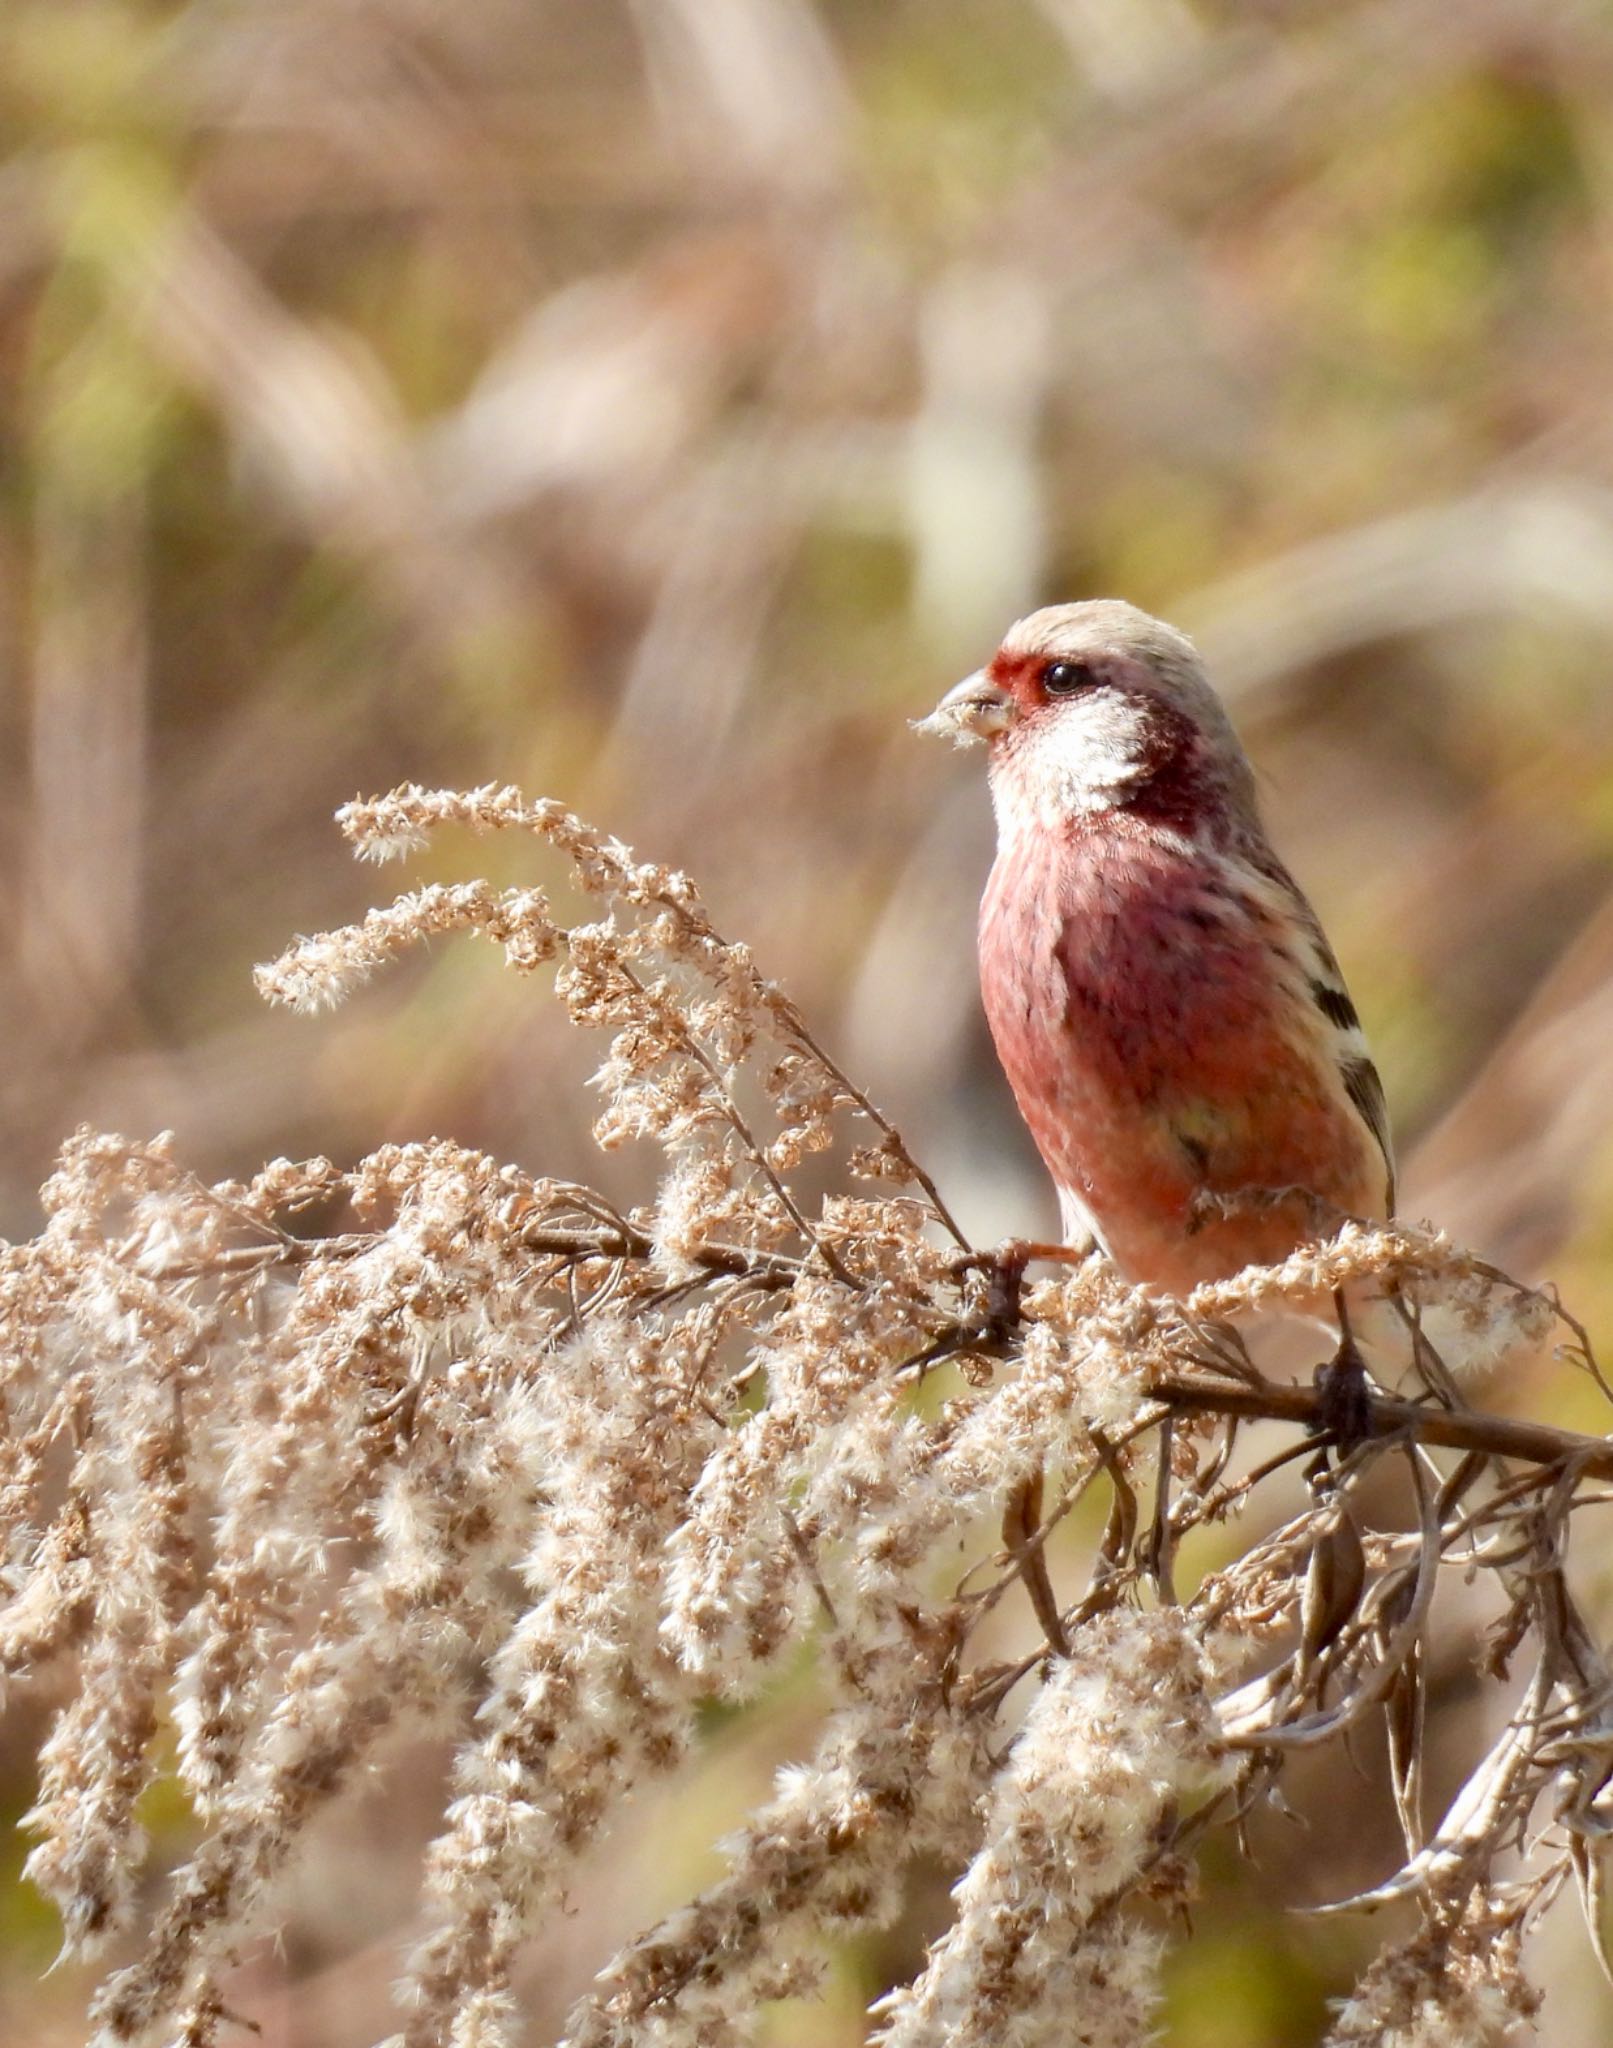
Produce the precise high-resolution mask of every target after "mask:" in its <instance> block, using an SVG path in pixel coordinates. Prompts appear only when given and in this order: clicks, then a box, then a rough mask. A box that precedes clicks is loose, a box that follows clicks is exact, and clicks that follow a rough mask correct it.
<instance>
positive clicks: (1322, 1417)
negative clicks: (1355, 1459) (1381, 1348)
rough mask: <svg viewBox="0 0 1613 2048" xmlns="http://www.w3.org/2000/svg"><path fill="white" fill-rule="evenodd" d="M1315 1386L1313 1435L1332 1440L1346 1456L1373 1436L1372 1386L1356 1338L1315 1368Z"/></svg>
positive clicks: (1345, 1343)
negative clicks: (1323, 1436)
mask: <svg viewBox="0 0 1613 2048" xmlns="http://www.w3.org/2000/svg"><path fill="white" fill-rule="evenodd" d="M1315 1385H1316V1421H1315V1423H1314V1425H1313V1430H1314V1433H1315V1434H1316V1435H1318V1436H1320V1435H1323V1434H1326V1435H1327V1436H1329V1437H1331V1438H1332V1439H1333V1441H1334V1443H1335V1444H1337V1446H1338V1448H1339V1450H1340V1452H1341V1453H1344V1454H1346V1455H1347V1454H1348V1453H1349V1452H1350V1451H1352V1450H1354V1448H1355V1447H1356V1445H1357V1444H1360V1443H1365V1441H1366V1440H1367V1438H1368V1437H1369V1436H1371V1435H1372V1382H1371V1380H1370V1379H1369V1378H1368V1376H1367V1368H1366V1361H1365V1360H1364V1359H1363V1358H1362V1356H1361V1353H1360V1350H1359V1349H1358V1347H1357V1345H1356V1342H1355V1339H1354V1338H1353V1337H1350V1336H1346V1337H1345V1338H1344V1339H1343V1340H1342V1342H1341V1343H1340V1345H1339V1348H1338V1350H1337V1351H1335V1352H1334V1354H1333V1356H1332V1357H1331V1358H1329V1359H1327V1360H1326V1361H1325V1362H1324V1363H1323V1364H1321V1365H1319V1366H1318V1367H1317V1368H1316V1380H1315Z"/></svg>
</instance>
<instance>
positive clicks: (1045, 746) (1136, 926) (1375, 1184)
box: [921, 600, 1394, 1351]
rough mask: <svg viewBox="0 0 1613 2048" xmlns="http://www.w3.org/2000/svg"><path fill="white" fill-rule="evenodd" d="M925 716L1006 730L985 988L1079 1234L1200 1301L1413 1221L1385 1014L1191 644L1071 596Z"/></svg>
mask: <svg viewBox="0 0 1613 2048" xmlns="http://www.w3.org/2000/svg"><path fill="white" fill-rule="evenodd" d="M921 730H929V731H933V732H939V733H941V734H943V735H946V736H949V737H952V738H955V739H957V740H959V741H960V742H967V741H970V740H983V741H985V743H986V745H987V747H988V749H989V769H990V781H991V794H992V800H993V804H994V806H995V809H996V813H997V831H998V849H997V859H996V864H995V865H994V867H993V868H992V871H991V877H990V880H989V881H988V882H987V884H986V892H985V897H984V899H983V901H982V903H981V906H980V984H981V990H982V994H983V996H984V999H985V1010H986V1016H987V1019H988V1021H989V1023H990V1025H991V1033H992V1037H993V1039H994V1040H995V1042H996V1046H997V1052H998V1055H999V1057H1000V1058H1001V1060H1002V1064H1003V1067H1004V1069H1005V1070H1006V1072H1007V1075H1008V1079H1009V1082H1010V1084H1011V1086H1012V1088H1013V1091H1014V1097H1015V1100H1016V1101H1017V1102H1018V1104H1019V1110H1020V1114H1021V1115H1022V1116H1023V1117H1024V1119H1025V1122H1026V1124H1027V1125H1028V1126H1029V1129H1030V1133H1031V1136H1032V1137H1033V1138H1034V1139H1035V1141H1036V1146H1037V1149H1038V1151H1039V1152H1040V1153H1041V1155H1042V1158H1043V1160H1044V1161H1045V1162H1046V1165H1047V1168H1048V1171H1049V1173H1050V1174H1051V1175H1052V1177H1053V1181H1054V1184H1055V1186H1056V1187H1057V1190H1058V1195H1059V1201H1060V1205H1061V1208H1062V1212H1063V1221H1064V1228H1065V1233H1066V1237H1067V1239H1068V1240H1069V1241H1070V1242H1071V1243H1073V1244H1080V1243H1090V1242H1091V1241H1093V1240H1095V1241H1096V1243H1097V1244H1098V1245H1099V1246H1101V1247H1102V1249H1103V1250H1104V1251H1105V1252H1106V1253H1107V1254H1108V1256H1109V1257H1110V1259H1112V1260H1113V1262H1114V1264H1115V1265H1116V1267H1117V1268H1118V1269H1119V1271H1120V1272H1121V1274H1122V1275H1124V1276H1125V1278H1127V1279H1128V1280H1131V1281H1134V1282H1150V1283H1152V1284H1154V1285H1156V1286H1158V1287H1161V1288H1164V1289H1166V1290H1168V1291H1170V1292H1171V1293H1175V1294H1185V1293H1186V1292H1187V1291H1188V1290H1189V1289H1190V1288H1192V1287H1193V1286H1194V1285H1196V1284H1197V1283H1198V1282H1200V1281H1204V1280H1212V1279H1220V1278H1223V1277H1226V1276H1228V1275H1230V1274H1232V1273H1235V1272H1237V1271H1238V1270H1239V1269H1241V1268H1242V1267H1244V1266H1246V1265H1249V1264H1251V1263H1253V1262H1257V1261H1258V1262H1270V1261H1276V1260H1279V1259H1281V1258H1283V1257H1285V1256H1286V1255H1287V1254H1288V1253H1289V1252H1290V1251H1292V1250H1293V1249H1294V1247H1295V1245H1296V1244H1299V1243H1301V1242H1303V1241H1305V1240H1314V1239H1316V1238H1318V1237H1324V1236H1328V1235H1330V1234H1331V1233H1332V1231H1333V1230H1334V1228H1336V1226H1337V1223H1338V1222H1339V1220H1340V1219H1341V1218H1342V1217H1343V1216H1346V1215H1350V1216H1361V1217H1371V1218H1381V1217H1386V1216H1387V1215H1389V1214H1390V1212H1391V1211H1392V1209H1393V1207H1394V1157H1393V1150H1392V1146H1391V1141H1390V1134H1389V1120H1388V1115H1387V1112H1386V1110H1385V1107H1384V1096H1383V1089H1382V1086H1381V1085H1380V1083H1379V1080H1378V1075H1377V1071H1376V1069H1375V1068H1374V1066H1373V1064H1372V1060H1371V1057H1370V1056H1369V1054H1368V1051H1367V1045H1366V1040H1365V1038H1364V1037H1363V1035H1362V1031H1361V1022H1360V1019H1359V1017H1358V1016H1357V1014H1356V1009H1355V1005H1354V1003H1352V1002H1351V1000H1350V996H1349V993H1348V991H1347V990H1346V988H1345V986H1344V980H1343V977H1342V975H1341V974H1340V972H1339V966H1338V962H1337V960H1335V958H1334V957H1333V953H1332V950H1331V948H1330V947H1329V945H1328V943H1327V940H1326V938H1325V937H1324V936H1323V933H1322V928H1321V926H1320V924H1319V923H1318V922H1317V919H1316V915H1315V913H1314V912H1313V911H1312V909H1311V907H1310V905H1309V903H1307V902H1306V900H1305V897H1304V895H1303V894H1302V893H1301V891H1300V889H1299V886H1298V884H1297V883H1296V882H1295V881H1294V880H1293V878H1292V876H1291V875H1290V874H1289V873H1288V870H1287V869H1286V868H1285V867H1284V866H1283V864H1282V862H1281V861H1280V860H1279V859H1278V858H1277V856H1276V854H1275V853H1274V852H1273V851H1272V849H1271V845H1270V843H1269V841H1268V840H1267V838H1266V834H1265V829H1264V827H1263V826H1262V824H1261V820H1260V813H1259V810H1258V807H1257V804H1256V800H1255V783H1254V775H1253V772H1252V771H1251V769H1250V766H1249V761H1248V757H1247V756H1246V755H1245V753H1244V751H1243V748H1242V746H1241V744H1240V743H1239V740H1238V737H1237V734H1236V733H1235V732H1234V731H1233V728H1232V724H1231V721H1230V720H1229V719H1228V717H1227V714H1226V712H1225V710H1224V709H1223V708H1222V705H1221V702H1220V700H1219V698H1218V697H1217V696H1216V694H1215V692H1214V690H1213V689H1212V688H1211V686H1210V683H1209V680H1208V678H1207V677H1206V675H1205V672H1204V668H1203V665H1202V663H1201V662H1200V660H1199V657H1198V654H1197V652H1196V651H1195V649H1194V647H1193V644H1192V642H1191V641H1189V640H1188V639H1187V638H1186V637H1185V636H1184V635H1183V634H1181V633H1179V632H1177V631H1176V630H1175V629H1174V628H1173V627H1171V626H1167V625H1165V624H1163V623H1162V622H1161V621H1160V620H1158V619H1154V618H1150V617H1149V616H1148V615H1147V614H1146V613H1145V612H1141V611H1138V610H1137V609H1136V608H1135V606H1133V605H1129V604H1122V603H1119V602H1115V601H1110V600H1100V601H1095V602H1091V603H1086V604H1067V605H1054V606H1051V607H1049V608H1048V609H1047V610H1045V611H1038V612H1033V613H1032V614H1031V615H1030V617H1029V618H1025V619H1021V620H1020V621H1019V623H1018V624H1017V625H1015V626H1013V627H1011V628H1010V629H1009V632H1008V636H1007V638H1006V639H1005V640H1004V641H1003V644H1002V646H1001V647H1000V648H999V649H998V651H997V653H996V654H995V655H994V656H993V657H992V659H991V661H990V662H988V663H987V665H986V666H985V667H984V668H983V669H981V670H979V671H977V673H975V674H974V675H972V676H969V677H968V678H966V679H965V681H963V682H961V683H960V684H958V686H957V688H956V689H954V690H952V691H950V692H949V693H948V694H947V695H946V696H945V697H944V698H943V699H942V700H941V703H940V704H939V705H938V706H937V708H936V710H935V711H934V712H933V713H932V714H931V716H930V717H929V718H928V719H926V720H924V721H923V722H922V725H921ZM1339 1309H1340V1315H1341V1318H1343V1317H1344V1315H1345V1311H1344V1306H1343V1304H1342V1303H1340V1305H1339ZM1343 1336H1344V1339H1345V1349H1346V1350H1347V1351H1353V1346H1352V1345H1351V1344H1350V1341H1349V1339H1350V1332H1349V1326H1348V1322H1347V1321H1346V1322H1345V1326H1344V1330H1343Z"/></svg>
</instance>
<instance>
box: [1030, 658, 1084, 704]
mask: <svg viewBox="0 0 1613 2048" xmlns="http://www.w3.org/2000/svg"><path fill="white" fill-rule="evenodd" d="M1096 681H1097V677H1096V676H1095V675H1094V674H1093V673H1092V671H1091V669H1089V668H1088V667H1087V665H1086V663H1085V662H1084V661H1050V662H1049V663H1048V664H1047V667H1046V668H1044V669H1043V670H1042V688H1043V689H1044V690H1045V691H1046V692H1047V694H1048V695H1049V696H1050V697H1073V696H1074V695H1075V693H1076V691H1077V690H1084V689H1085V688H1086V687H1087V685H1088V684H1089V683H1095V682H1096Z"/></svg>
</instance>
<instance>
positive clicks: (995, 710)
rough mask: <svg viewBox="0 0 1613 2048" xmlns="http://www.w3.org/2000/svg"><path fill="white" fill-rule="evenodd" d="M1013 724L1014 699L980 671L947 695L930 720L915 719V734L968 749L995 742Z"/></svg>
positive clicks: (957, 685)
mask: <svg viewBox="0 0 1613 2048" xmlns="http://www.w3.org/2000/svg"><path fill="white" fill-rule="evenodd" d="M1013 722H1014V700H1013V698H1012V697H1010V696H1009V694H1008V692H1007V691H1006V690H1000V689H999V688H998V687H997V685H996V684H995V683H994V682H992V681H991V680H990V678H989V677H988V676H987V674H986V671H985V670H984V669H983V668H977V669H976V670H975V672H974V674H973V675H972V676H965V677H964V679H963V681H962V682H961V683H957V684H955V685H954V686H953V688H951V689H950V690H948V691H947V693H946V695H945V696H944V697H943V698H942V699H941V701H940V703H939V704H937V705H936V707H935V709H934V710H933V711H932V712H931V713H930V715H929V717H928V718H918V719H915V720H914V721H913V730H914V731H915V732H927V733H932V734H934V736H935V737H936V738H937V739H943V740H951V741H952V742H953V743H954V744H955V745H957V746H960V747H967V746H972V745H973V743H974V742H975V741H976V740H992V739H995V738H996V737H997V735H998V734H999V733H1003V732H1006V731H1007V730H1008V728H1009V727H1010V726H1011V725H1012V724H1013Z"/></svg>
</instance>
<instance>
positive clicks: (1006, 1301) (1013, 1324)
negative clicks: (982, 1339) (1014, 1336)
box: [955, 1237, 1092, 1336]
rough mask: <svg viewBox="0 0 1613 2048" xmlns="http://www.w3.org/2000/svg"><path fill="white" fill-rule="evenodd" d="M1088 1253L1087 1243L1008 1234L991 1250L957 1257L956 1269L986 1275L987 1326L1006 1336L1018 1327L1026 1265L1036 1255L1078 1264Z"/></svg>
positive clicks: (1062, 1262)
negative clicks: (1077, 1243) (1064, 1242)
mask: <svg viewBox="0 0 1613 2048" xmlns="http://www.w3.org/2000/svg"><path fill="white" fill-rule="evenodd" d="M1091 1256H1092V1247H1091V1246H1090V1245H1074V1244H1043V1243H1041V1242H1039V1241H1038V1240H1036V1239H1034V1238H1028V1237H1010V1238H1007V1239H1005V1240H1004V1242H1003V1243H1002V1244H1000V1245H998V1246H997V1247H996V1249H995V1250H994V1251H989V1252H969V1253H968V1254H967V1255H966V1256H965V1257H963V1258H961V1259H959V1260H958V1262H957V1265H956V1268H955V1270H956V1271H957V1272H959V1273H967V1272H979V1273H983V1274H984V1275H985V1278H986V1305H985V1314H986V1325H987V1328H988V1329H989V1330H990V1331H991V1332H992V1334H994V1335H998V1336H1006V1335H1008V1334H1009V1333H1010V1332H1011V1331H1013V1330H1015V1329H1017V1328H1018V1327H1019V1314H1020V1300H1021V1297H1022V1296H1023V1294H1024V1292H1025V1269H1026V1267H1027V1266H1030V1265H1033V1264H1034V1263H1035V1262H1036V1261H1037V1260H1038V1259H1047V1260H1052V1261H1055V1262H1057V1263H1058V1264H1060V1265H1066V1266H1079V1265H1082V1264H1084V1262H1085V1261H1086V1260H1087V1259H1089V1258H1090V1257H1091Z"/></svg>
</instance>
